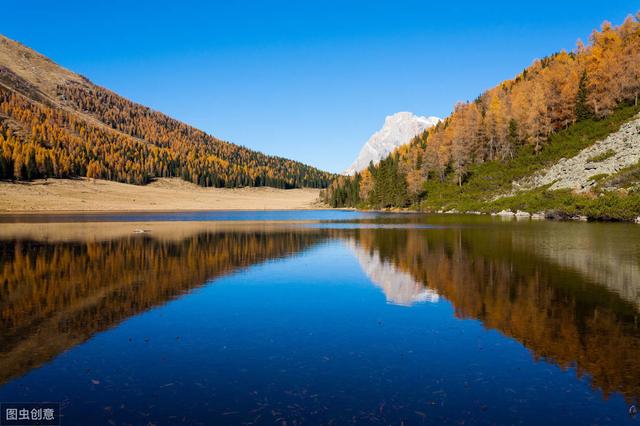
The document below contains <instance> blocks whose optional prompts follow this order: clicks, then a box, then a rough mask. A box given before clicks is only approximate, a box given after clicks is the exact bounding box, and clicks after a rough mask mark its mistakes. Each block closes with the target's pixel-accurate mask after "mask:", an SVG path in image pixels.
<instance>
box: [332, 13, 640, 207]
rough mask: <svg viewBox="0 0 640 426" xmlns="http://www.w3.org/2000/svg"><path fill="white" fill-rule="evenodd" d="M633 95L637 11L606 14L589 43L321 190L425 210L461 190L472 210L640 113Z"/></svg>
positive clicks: (639, 89)
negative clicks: (614, 17)
mask: <svg viewBox="0 0 640 426" xmlns="http://www.w3.org/2000/svg"><path fill="white" fill-rule="evenodd" d="M639 17H640V15H639ZM639 94H640V23H639V22H638V17H636V18H634V17H629V18H627V19H626V20H625V21H624V23H623V24H622V25H620V26H617V27H614V26H612V25H611V24H610V23H608V22H605V23H604V24H603V25H602V28H601V29H600V30H599V31H598V30H596V31H594V32H593V33H592V35H591V37H590V40H589V43H588V44H587V45H584V44H583V43H581V42H578V45H577V47H576V48H575V49H574V50H573V51H571V52H566V51H561V52H559V53H555V54H553V55H551V56H548V57H546V58H543V59H540V60H536V61H534V62H533V64H532V65H531V66H529V67H528V68H526V69H525V70H524V71H523V72H522V73H520V74H519V75H517V76H516V77H515V78H513V79H511V80H507V81H504V82H502V83H500V84H499V85H497V86H496V87H493V88H491V89H489V90H487V91H486V92H484V93H482V94H481V95H480V96H479V97H478V98H476V99H475V100H473V101H471V102H464V103H459V104H457V105H456V106H455V108H454V112H453V113H452V114H451V115H450V116H449V117H447V118H446V119H445V120H444V121H443V122H441V123H440V124H438V125H437V126H435V127H433V128H431V129H429V130H427V131H426V132H424V133H423V134H421V135H420V136H418V137H416V138H415V139H414V140H413V141H412V142H411V143H410V144H408V145H406V146H403V147H401V148H400V149H398V150H396V151H395V152H394V153H393V154H392V155H391V156H389V157H388V158H387V159H386V160H385V161H382V162H381V163H380V164H379V165H377V166H371V167H369V169H368V170H365V171H364V172H362V173H361V174H360V175H358V176H355V177H353V178H348V177H342V176H341V177H339V178H337V179H336V180H335V181H334V182H333V183H332V184H331V186H330V188H329V189H328V190H327V192H326V194H325V197H326V200H327V202H329V203H330V204H331V205H333V206H358V205H359V206H368V207H374V208H387V207H408V206H412V205H413V206H415V207H419V208H426V209H437V208H443V207H444V208H446V207H447V206H449V207H450V208H451V207H452V206H457V204H456V201H458V200H459V199H463V198H465V197H466V199H467V200H468V199H470V198H473V201H474V202H475V203H467V204H465V205H466V206H471V205H473V207H476V208H478V206H480V205H482V203H485V204H486V203H489V202H490V201H491V200H492V199H493V198H495V197H496V196H497V195H499V192H500V191H504V190H510V189H511V184H512V181H513V180H515V179H518V178H521V177H524V176H526V175H527V174H530V173H531V172H533V171H535V169H536V167H545V166H546V165H548V164H550V163H552V162H553V161H557V160H559V159H560V158H562V157H564V156H566V155H575V154H576V153H577V150H579V149H582V148H584V147H586V146H588V145H589V144H590V143H594V142H595V141H596V140H597V138H601V137H604V136H606V135H607V134H608V133H610V132H613V131H615V130H617V128H618V127H619V126H620V124H621V123H622V122H624V121H625V120H629V119H630V118H631V117H632V116H633V114H635V113H636V112H637V111H638V108H637V105H638V95H639ZM483 174H485V175H484V176H483ZM480 187H481V189H482V190H479V188H480ZM483 197H484V198H483Z"/></svg>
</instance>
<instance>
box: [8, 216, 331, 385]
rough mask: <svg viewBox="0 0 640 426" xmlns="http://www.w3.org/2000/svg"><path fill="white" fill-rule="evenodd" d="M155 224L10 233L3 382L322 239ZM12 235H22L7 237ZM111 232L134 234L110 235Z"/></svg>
mask: <svg viewBox="0 0 640 426" xmlns="http://www.w3.org/2000/svg"><path fill="white" fill-rule="evenodd" d="M150 227H151V228H153V230H154V231H155V232H153V233H149V234H133V233H132V229H133V228H132V227H131V226H115V227H111V229H109V226H107V227H106V228H105V226H104V225H102V226H99V227H96V226H93V225H88V226H87V227H84V228H77V227H76V228H74V229H73V232H75V235H74V237H73V240H71V241H69V240H68V238H69V233H70V232H71V229H69V232H64V229H61V228H60V227H54V226H50V227H45V226H39V227H31V226H24V227H22V228H14V229H11V230H5V239H2V240H0V259H1V262H0V284H1V285H0V324H1V327H0V330H1V331H0V366H1V367H2V368H0V383H3V382H5V381H7V380H8V379H10V378H12V377H15V376H18V375H21V374H23V373H25V372H26V371H28V370H30V369H31V368H33V367H37V366H38V365H40V364H42V363H43V362H45V361H48V360H49V359H51V358H53V357H54V356H55V355H57V354H59V353H61V352H62V351H64V350H66V349H68V348H70V347H72V346H75V345H77V344H78V343H81V342H83V341H85V340H87V339H88V338H89V337H90V336H91V335H92V334H94V333H96V332H99V331H102V330H105V329H107V328H110V327H113V326H114V325H116V324H117V323H119V322H120V321H122V320H123V319H126V318H128V317H130V316H132V315H135V314H137V313H140V312H142V311H145V310H147V309H149V308H151V307H153V306H156V305H159V304H162V303H165V302H167V301H168V300H171V299H173V298H175V297H176V296H179V295H181V294H184V293H185V292H188V291H189V290H191V289H193V288H194V287H197V286H200V285H202V284H203V283H205V282H207V281H208V280H211V279H213V278H215V277H218V276H221V275H224V274H227V273H229V272H231V271H234V270H237V269H238V268H242V267H246V266H249V265H253V264H256V263H259V262H264V261H266V260H269V259H275V258H279V257H283V256H287V255H289V254H291V253H296V252H299V251H301V250H304V249H305V248H307V247H309V246H310V245H313V244H315V243H317V242H318V241H319V239H320V235H319V234H318V233H317V232H304V231H300V232H291V231H287V230H286V229H285V230H281V231H279V230H267V229H265V228H264V227H259V228H257V229H254V228H252V227H244V228H243V229H240V230H233V231H231V230H228V229H226V230H222V229H220V230H216V229H214V230H205V231H202V230H200V231H199V230H198V227H195V228H194V227H189V228H186V229H185V228H181V227H168V226H159V225H152V226H150ZM136 229H137V228H136ZM8 233H11V234H13V235H12V236H13V237H14V238H11V239H7V238H6V237H7V235H6V234H8ZM109 234H112V235H126V236H118V237H116V238H114V239H111V238H106V236H107V235H109ZM18 235H19V236H21V237H20V238H18ZM37 237H40V239H35V238H37Z"/></svg>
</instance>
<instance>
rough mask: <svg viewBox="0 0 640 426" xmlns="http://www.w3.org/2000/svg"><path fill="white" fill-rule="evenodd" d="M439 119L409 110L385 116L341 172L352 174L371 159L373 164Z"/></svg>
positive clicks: (433, 124) (362, 167)
mask: <svg viewBox="0 0 640 426" xmlns="http://www.w3.org/2000/svg"><path fill="white" fill-rule="evenodd" d="M439 121H440V119H439V118H438V117H422V116H417V115H414V114H412V113H410V112H397V113H395V114H393V115H390V116H387V118H386V119H385V120H384V126H382V129H380V130H379V131H377V132H376V133H374V134H373V135H372V136H371V138H369V140H368V141H367V142H366V143H365V144H364V146H363V147H362V149H361V150H360V153H359V154H358V157H357V158H356V160H355V161H354V162H353V164H352V165H351V167H349V168H348V169H347V170H345V171H344V172H343V174H345V175H353V174H355V173H356V172H359V171H361V170H364V169H366V168H367V167H368V166H369V163H371V162H372V161H373V163H374V164H376V163H378V162H379V161H380V160H382V159H383V158H385V157H386V156H388V155H389V154H391V152H393V150H395V149H396V148H398V147H399V146H401V145H404V144H406V143H409V142H410V141H411V139H413V138H414V137H415V136H416V135H418V134H420V133H422V132H424V131H425V130H426V129H428V128H429V127H431V126H435V125H436V124H437V123H438V122H439Z"/></svg>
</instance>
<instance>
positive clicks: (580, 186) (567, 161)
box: [514, 115, 640, 192]
mask: <svg viewBox="0 0 640 426" xmlns="http://www.w3.org/2000/svg"><path fill="white" fill-rule="evenodd" d="M638 161H640V115H638V116H636V117H635V118H634V119H633V120H632V121H630V122H629V123H627V124H625V125H623V126H622V127H621V128H620V130H618V131H617V132H615V133H612V134H610V135H609V136H607V137H606V138H605V139H604V140H602V141H599V142H596V143H595V144H593V145H591V146H590V147H588V148H585V149H583V150H582V151H581V152H580V153H579V154H578V155H576V156H574V157H571V158H563V159H561V160H560V161H559V162H558V163H556V164H554V165H553V166H551V167H549V168H547V169H544V170H542V171H541V172H540V173H537V174H535V175H533V176H531V177H528V178H526V179H523V180H522V181H520V182H514V190H526V189H533V188H537V187H541V186H546V185H550V187H549V189H550V190H557V189H571V190H574V191H578V192H587V191H589V189H590V188H591V187H592V186H594V185H595V184H596V183H597V178H598V177H603V176H604V175H612V174H615V173H617V172H619V171H620V170H622V169H624V168H626V167H629V166H632V165H635V164H637V163H638ZM594 177H595V178H596V179H594Z"/></svg>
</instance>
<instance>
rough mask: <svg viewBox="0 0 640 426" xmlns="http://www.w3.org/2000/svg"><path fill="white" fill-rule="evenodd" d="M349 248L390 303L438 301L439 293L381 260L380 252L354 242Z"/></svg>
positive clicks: (405, 303)
mask: <svg viewBox="0 0 640 426" xmlns="http://www.w3.org/2000/svg"><path fill="white" fill-rule="evenodd" d="M348 246H349V248H350V249H351V250H353V252H354V253H355V255H356V257H357V258H358V262H360V267H361V268H362V270H363V271H364V273H365V274H367V276H368V277H369V279H370V280H371V282H373V283H374V284H375V285H376V286H378V287H380V288H381V289H382V291H383V292H384V294H385V296H386V297H387V302H388V303H391V304H394V305H401V306H411V305H413V304H414V303H420V302H432V303H435V302H437V301H438V299H439V296H438V293H436V292H435V291H433V290H431V289H429V288H427V287H425V286H424V285H423V284H421V283H419V282H418V281H416V280H414V279H413V277H412V276H411V275H410V274H408V273H406V272H403V271H401V270H398V269H397V268H396V267H395V266H394V264H393V263H391V262H389V261H388V260H382V259H380V255H379V254H378V252H376V251H368V250H365V249H364V248H362V247H361V246H358V245H357V244H355V242H354V241H353V240H349V242H348Z"/></svg>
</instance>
